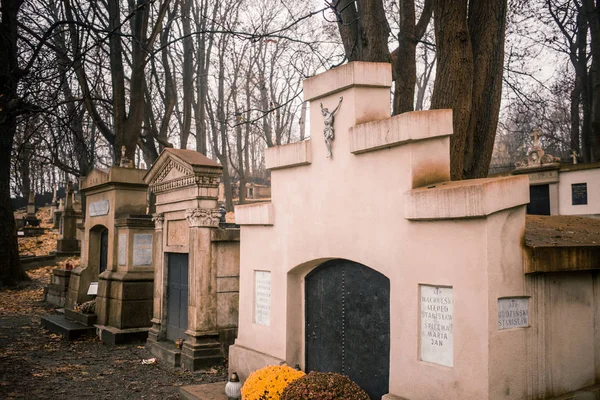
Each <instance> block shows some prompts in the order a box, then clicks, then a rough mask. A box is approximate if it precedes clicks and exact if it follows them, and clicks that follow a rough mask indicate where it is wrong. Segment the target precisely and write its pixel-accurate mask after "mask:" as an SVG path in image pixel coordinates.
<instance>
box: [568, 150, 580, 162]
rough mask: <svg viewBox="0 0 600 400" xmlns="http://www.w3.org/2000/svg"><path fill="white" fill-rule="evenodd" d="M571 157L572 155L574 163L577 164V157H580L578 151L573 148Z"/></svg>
mask: <svg viewBox="0 0 600 400" xmlns="http://www.w3.org/2000/svg"><path fill="white" fill-rule="evenodd" d="M569 157H571V160H573V164H577V157H579V154H578V153H577V151H575V150H571V155H570V156H569Z"/></svg>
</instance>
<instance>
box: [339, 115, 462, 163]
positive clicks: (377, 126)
mask: <svg viewBox="0 0 600 400" xmlns="http://www.w3.org/2000/svg"><path fill="white" fill-rule="evenodd" d="M452 132H453V129H452V110H428V111H412V112H407V113H404V114H400V115H396V116H393V117H391V118H388V119H384V120H381V121H373V122H366V123H364V124H360V125H356V126H354V127H352V128H350V132H349V133H350V151H351V152H352V153H354V154H360V153H365V152H368V151H374V150H379V149H385V148H389V147H394V146H400V145H403V144H406V143H410V142H414V141H417V140H424V139H431V138H435V137H440V136H450V135H452Z"/></svg>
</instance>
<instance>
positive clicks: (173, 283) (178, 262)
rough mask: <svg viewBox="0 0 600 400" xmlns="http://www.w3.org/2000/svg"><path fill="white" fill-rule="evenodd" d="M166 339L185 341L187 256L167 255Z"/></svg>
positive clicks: (186, 321) (178, 254)
mask: <svg viewBox="0 0 600 400" xmlns="http://www.w3.org/2000/svg"><path fill="white" fill-rule="evenodd" d="M167 266H168V268H169V271H168V278H167V339H169V340H173V341H174V340H177V339H185V331H186V329H187V327H188V255H187V254H181V253H168V256H167Z"/></svg>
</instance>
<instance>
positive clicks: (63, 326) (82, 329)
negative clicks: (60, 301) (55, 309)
mask: <svg viewBox="0 0 600 400" xmlns="http://www.w3.org/2000/svg"><path fill="white" fill-rule="evenodd" d="M41 323H42V326H43V327H44V328H46V329H48V330H49V331H50V332H52V333H56V334H58V335H62V337H64V338H65V339H67V340H75V339H77V338H79V337H81V336H84V335H89V336H94V335H95V334H96V327H94V326H85V325H83V324H80V323H78V322H75V321H73V320H71V319H68V318H66V317H65V316H64V315H48V316H46V317H42V319H41Z"/></svg>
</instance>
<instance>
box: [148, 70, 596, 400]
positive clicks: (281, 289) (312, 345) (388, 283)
mask: <svg viewBox="0 0 600 400" xmlns="http://www.w3.org/2000/svg"><path fill="white" fill-rule="evenodd" d="M391 83H392V74H391V67H390V65H389V64H383V63H362V62H354V63H349V64H347V65H343V66H341V67H338V68H336V69H333V70H330V71H327V72H325V73H323V74H321V75H318V76H315V77H313V78H310V79H308V80H306V81H305V82H304V96H305V100H307V101H309V102H310V121H311V127H310V133H311V134H310V137H311V138H310V139H309V140H305V141H302V142H299V143H292V144H288V145H284V146H279V147H273V148H270V149H267V150H266V155H265V157H266V164H267V168H269V169H270V170H271V171H272V175H271V182H272V193H271V194H272V196H271V199H272V202H270V203H260V204H252V205H244V206H238V207H236V223H238V224H239V225H241V236H242V241H241V248H240V256H241V259H240V289H239V290H240V292H239V297H240V302H239V304H240V309H239V333H238V338H237V339H236V341H235V344H234V345H233V346H231V348H230V353H229V367H230V370H231V371H236V372H238V373H239V374H240V377H241V379H242V380H244V379H246V378H247V377H248V375H249V374H250V373H251V372H252V371H253V370H256V369H259V368H261V367H264V366H266V365H273V364H283V363H287V364H288V365H296V364H299V365H300V367H301V368H302V369H303V370H305V371H310V370H317V371H324V372H325V371H334V372H340V373H343V374H346V375H349V376H350V378H352V379H353V380H355V381H356V382H357V383H358V384H359V385H360V386H361V387H363V388H364V389H365V390H366V391H367V392H368V393H369V395H370V397H371V398H372V399H380V398H384V399H387V400H392V399H411V400H416V399H445V398H449V399H538V398H548V397H551V396H556V395H559V394H562V393H565V392H568V391H571V390H576V389H578V388H581V387H584V386H588V385H593V384H594V383H597V379H598V378H597V377H599V376H600V364H599V363H598V361H597V360H600V357H599V355H600V345H598V343H600V328H599V326H600V324H598V323H596V322H595V321H596V319H597V318H598V317H597V316H598V315H599V313H598V310H599V307H598V304H600V302H599V300H598V295H597V293H595V290H594V289H593V288H594V287H597V285H598V283H599V282H598V275H597V273H594V271H592V269H594V268H596V269H597V268H600V265H598V264H599V263H598V262H597V261H593V259H591V258H590V257H587V256H585V255H583V253H582V255H581V259H580V260H587V261H589V263H588V264H585V263H581V264H570V265H571V266H573V265H575V266H577V265H579V266H580V269H582V270H581V271H565V270H564V269H565V265H563V264H561V261H560V257H558V258H556V257H554V261H553V262H554V264H556V265H554V264H553V266H552V267H551V268H549V269H546V270H545V271H544V270H543V269H544V268H545V267H550V264H543V265H538V264H536V262H535V260H533V258H531V254H532V253H528V252H525V251H524V249H523V246H524V242H525V240H524V236H525V222H526V215H525V214H526V210H525V207H526V204H527V203H528V202H529V180H528V179H527V177H526V176H512V177H501V178H486V179H475V180H466V181H459V182H451V181H450V150H449V148H450V136H451V135H452V131H453V130H452V112H451V111H450V110H432V111H418V112H410V113H405V114H401V115H397V116H394V117H391V118H390V117H389V110H390V104H389V95H390V86H391ZM382 187H385V188H386V191H385V196H380V197H374V195H373V194H376V193H381V188H382ZM299 193H302V196H299V195H298V194H299ZM180 218H182V217H180ZM538 250H539V249H537V250H535V251H538ZM580 250H581V249H580ZM535 251H534V252H535ZM548 251H549V252H550V253H552V251H553V250H552V249H548ZM578 251H579V250H578ZM581 251H582V252H584V253H585V249H583V250H581ZM550 253H549V254H550ZM552 254H555V253H552ZM560 254H563V253H560ZM586 254H588V255H589V254H591V253H589V252H588V253H586ZM586 257H587V258H586ZM551 258H552V257H550V258H548V260H550V259H551ZM532 260H533V261H532ZM561 269H562V271H561ZM573 269H577V268H576V267H574V268H573ZM550 271H551V272H550ZM559 271H561V272H559ZM163 279H164V278H163ZM157 281H158V279H157ZM577 288H579V289H577ZM155 308H156V307H155ZM155 312H156V311H155Z"/></svg>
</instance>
